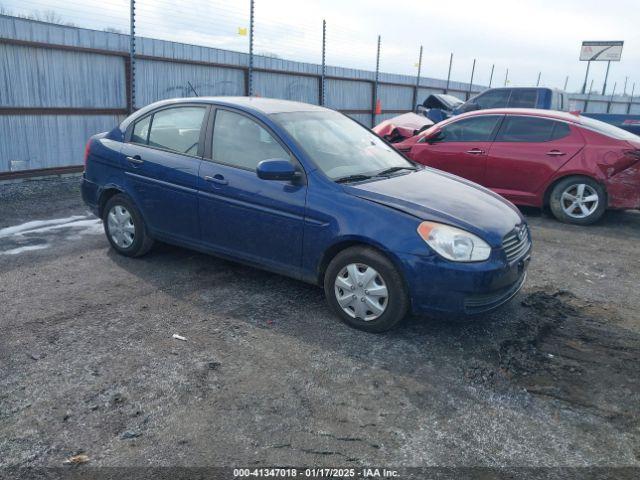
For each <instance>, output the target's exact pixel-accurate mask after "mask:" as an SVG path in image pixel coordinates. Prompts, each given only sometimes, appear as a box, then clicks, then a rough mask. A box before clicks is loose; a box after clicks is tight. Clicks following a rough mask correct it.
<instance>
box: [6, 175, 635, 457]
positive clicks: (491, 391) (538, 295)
mask: <svg viewBox="0 0 640 480" xmlns="http://www.w3.org/2000/svg"><path fill="white" fill-rule="evenodd" d="M526 214H527V216H528V219H529V222H530V224H531V228H532V234H533V238H534V254H533V259H532V262H531V266H530V274H529V279H528V281H527V284H526V286H525V288H524V289H523V291H522V292H521V293H520V294H519V295H518V296H517V297H516V298H515V299H514V301H512V302H511V303H509V304H508V305H506V306H505V307H503V308H502V309H500V310H498V311H496V312H494V313H492V314H489V315H485V316H482V317H479V318H473V319H464V318H454V319H451V318H410V319H408V320H407V321H406V322H405V323H404V324H403V325H402V326H401V327H400V328H398V329H396V330H394V331H393V332H390V333H387V334H383V335H373V334H366V333H363V332H359V331H355V330H352V329H350V328H348V327H347V326H345V325H343V324H342V323H340V322H338V321H337V320H336V319H335V318H334V317H332V316H331V314H330V313H329V311H328V309H327V307H326V305H325V302H324V298H323V293H322V291H321V290H320V289H319V288H316V287H313V286H310V285H306V284H303V283H299V282H296V281H294V280H290V279H288V278H284V277H281V276H277V275H273V274H270V273H266V272H262V271H259V270H254V269H251V268H248V267H244V266H240V265H236V264H233V263H230V262H226V261H223V260H219V259H216V258H213V257H208V256H205V255H201V254H198V253H194V252H191V251H188V250H184V249H181V248H177V247H172V246H168V245H157V246H156V248H155V249H154V250H153V251H152V252H151V253H150V254H149V255H147V256H145V257H143V258H141V259H135V260H132V259H127V258H123V257H120V256H118V255H116V254H114V252H113V251H112V250H110V249H109V247H108V243H107V241H106V239H105V238H104V235H103V234H102V232H101V225H100V223H99V221H97V220H96V219H95V218H93V217H91V216H90V214H89V213H88V212H87V211H86V209H85V208H84V206H83V205H82V203H81V201H80V198H79V191H78V179H77V178H70V179H63V180H60V179H57V180H51V181H38V182H26V183H19V184H9V185H7V184H4V185H0V229H4V230H0V305H1V307H0V309H1V310H0V331H1V332H2V336H1V337H0V369H1V375H0V466H2V467H7V466H9V467H10V466H19V467H24V466H29V467H43V466H55V467H60V466H62V465H63V462H64V460H65V459H66V458H68V457H69V456H71V455H76V454H79V453H82V454H85V455H87V457H88V459H89V461H88V463H87V465H89V466H194V465H195V466H210V465H226V466H247V467H251V466H256V465H257V466H266V465H309V466H311V465H313V466H323V465H324V466H329V465H343V466H349V465H351V466H354V467H359V466H367V465H388V466H397V467H400V466H494V467H504V466H508V467H523V466H635V467H638V466H640V431H639V426H640V422H639V415H638V412H639V411H640V408H639V407H640V370H639V368H638V365H639V363H638V362H639V361H640V298H639V295H638V291H637V289H638V285H639V283H640V282H639V280H640V262H639V261H638V257H639V253H640V247H639V245H640V243H639V242H640V214H639V213H638V212H623V213H611V214H608V215H607V216H606V217H605V219H604V220H603V221H602V222H600V223H599V224H598V225H595V226H592V227H589V228H580V227H574V226H569V225H563V224H560V223H558V222H556V221H554V220H553V219H551V218H549V217H548V216H546V215H544V214H541V213H540V212H539V211H537V210H531V211H527V212H526ZM38 220H41V221H45V222H44V223H32V224H29V225H27V226H23V227H21V228H22V230H20V228H17V229H16V228H14V229H13V230H6V229H7V228H9V227H16V226H18V225H22V224H24V223H25V222H33V221H38ZM53 220H56V222H53ZM3 232H4V233H3ZM174 333H177V334H179V335H182V336H184V337H185V338H186V341H182V340H177V339H174V338H172V335H173V334H174ZM79 468H80V469H81V468H88V467H85V466H81V467H79Z"/></svg>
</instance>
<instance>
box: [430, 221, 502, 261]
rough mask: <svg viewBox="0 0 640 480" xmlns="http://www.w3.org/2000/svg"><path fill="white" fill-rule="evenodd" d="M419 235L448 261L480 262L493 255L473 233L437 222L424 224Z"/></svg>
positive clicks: (488, 247)
mask: <svg viewBox="0 0 640 480" xmlns="http://www.w3.org/2000/svg"><path fill="white" fill-rule="evenodd" d="M418 234H419V235H420V237H422V239H423V240H424V241H425V242H427V245H429V246H430V247H431V248H433V249H434V250H435V251H436V252H438V253H439V254H440V255H442V256H443V257H444V258H446V259H447V260H453V261H454V262H479V261H482V260H486V259H487V258H489V255H491V247H490V246H489V245H488V244H487V242H485V241H484V240H482V239H481V238H479V237H477V236H476V235H474V234H473V233H469V232H465V231H464V230H461V229H459V228H455V227H451V226H449V225H443V224H442V223H435V222H422V223H421V224H420V225H418Z"/></svg>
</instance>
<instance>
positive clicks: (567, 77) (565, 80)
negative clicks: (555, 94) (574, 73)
mask: <svg viewBox="0 0 640 480" xmlns="http://www.w3.org/2000/svg"><path fill="white" fill-rule="evenodd" d="M568 83H569V75H567V76H566V77H565V78H564V88H563V89H562V90H564V91H565V92H566V91H567V84H568Z"/></svg>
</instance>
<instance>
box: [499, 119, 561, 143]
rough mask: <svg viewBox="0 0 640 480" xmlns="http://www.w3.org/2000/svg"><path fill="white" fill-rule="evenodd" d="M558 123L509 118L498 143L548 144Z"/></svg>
mask: <svg viewBox="0 0 640 480" xmlns="http://www.w3.org/2000/svg"><path fill="white" fill-rule="evenodd" d="M556 123H557V122H554V121H553V120H548V119H545V118H537V117H507V118H505V119H504V122H502V126H501V127H500V131H499V132H498V135H497V137H496V140H495V141H496V142H547V141H549V140H551V136H552V133H553V130H554V126H555V124H556Z"/></svg>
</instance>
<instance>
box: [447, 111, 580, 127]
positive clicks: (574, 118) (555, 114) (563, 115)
mask: <svg viewBox="0 0 640 480" xmlns="http://www.w3.org/2000/svg"><path fill="white" fill-rule="evenodd" d="M481 115H520V116H522V115H525V116H531V117H540V118H551V119H553V120H562V121H565V122H571V123H577V124H580V123H581V119H582V117H581V116H580V115H579V114H575V113H570V112H560V111H558V110H543V109H540V108H488V109H486V110H474V111H472V112H467V113H462V114H460V115H456V116H455V117H451V120H458V119H461V118H468V117H477V116H481Z"/></svg>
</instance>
